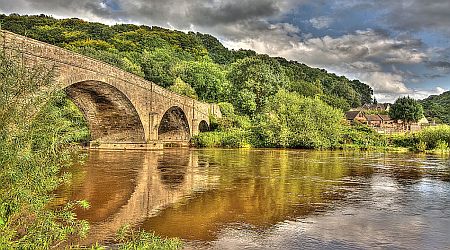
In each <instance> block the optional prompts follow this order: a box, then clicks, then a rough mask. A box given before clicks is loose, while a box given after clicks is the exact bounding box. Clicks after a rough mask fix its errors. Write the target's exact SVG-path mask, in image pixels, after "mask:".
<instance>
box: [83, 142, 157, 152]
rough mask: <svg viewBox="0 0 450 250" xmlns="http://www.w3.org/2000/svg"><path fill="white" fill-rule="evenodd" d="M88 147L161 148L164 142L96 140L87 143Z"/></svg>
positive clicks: (104, 148) (103, 148)
mask: <svg viewBox="0 0 450 250" xmlns="http://www.w3.org/2000/svg"><path fill="white" fill-rule="evenodd" d="M89 148H90V149H101V150H161V149H163V148H164V143H163V142H159V141H153V142H148V143H126V142H115V143H114V142H96V141H91V142H90V143H89Z"/></svg>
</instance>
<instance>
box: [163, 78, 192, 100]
mask: <svg viewBox="0 0 450 250" xmlns="http://www.w3.org/2000/svg"><path fill="white" fill-rule="evenodd" d="M169 90H170V91H173V92H175V93H177V94H180V95H184V96H188V97H191V98H194V99H197V98H198V97H197V94H196V93H195V90H194V89H193V88H192V87H191V86H190V85H189V84H187V83H186V82H184V81H183V80H181V78H179V77H177V79H175V82H174V83H173V85H172V86H170V87H169Z"/></svg>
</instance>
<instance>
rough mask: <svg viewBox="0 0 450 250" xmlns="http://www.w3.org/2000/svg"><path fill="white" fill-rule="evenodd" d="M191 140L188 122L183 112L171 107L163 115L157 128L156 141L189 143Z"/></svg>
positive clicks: (178, 108)
mask: <svg viewBox="0 0 450 250" xmlns="http://www.w3.org/2000/svg"><path fill="white" fill-rule="evenodd" d="M190 138H191V135H190V128H189V122H188V120H187V117H186V114H185V113H184V111H183V110H182V109H181V108H180V107H177V106H172V107H171V108H169V109H168V110H167V111H166V112H165V113H164V115H163V117H162V119H161V122H160V123H159V127H158V140H161V141H189V140H190Z"/></svg>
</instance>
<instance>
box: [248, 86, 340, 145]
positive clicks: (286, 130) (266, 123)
mask: <svg viewBox="0 0 450 250" xmlns="http://www.w3.org/2000/svg"><path fill="white" fill-rule="evenodd" d="M342 117H343V114H342V112H341V111H339V110H337V109H334V108H331V107H330V106H328V105H326V104H325V103H324V102H322V101H321V100H319V99H317V98H314V99H313V98H309V97H307V98H305V97H302V96H300V95H299V94H297V93H290V92H287V91H284V90H280V91H279V92H278V93H277V94H276V95H275V96H274V97H272V98H271V100H270V101H269V102H268V104H267V106H266V110H265V112H264V113H262V114H261V115H259V116H258V117H257V122H256V125H255V126H256V127H255V134H256V137H257V141H259V142H261V143H262V145H258V146H264V147H292V148H332V147H335V146H336V145H337V144H338V142H339V137H340V132H341V129H342Z"/></svg>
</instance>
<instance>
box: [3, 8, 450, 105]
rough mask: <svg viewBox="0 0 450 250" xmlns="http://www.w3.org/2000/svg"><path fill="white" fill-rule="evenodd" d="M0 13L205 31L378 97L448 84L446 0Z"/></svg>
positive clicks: (432, 90) (449, 17)
mask: <svg viewBox="0 0 450 250" xmlns="http://www.w3.org/2000/svg"><path fill="white" fill-rule="evenodd" d="M0 12H1V13H5V14H9V13H19V14H28V15H31V14H41V13H42V14H46V15H52V16H54V17H56V18H66V17H78V18H82V19H85V20H88V21H95V22H102V23H106V24H116V23H134V24H145V25H149V26H162V27H166V28H170V29H177V30H183V31H196V32H202V33H208V34H212V35H214V36H216V37H217V38H218V39H219V40H220V41H221V42H222V43H223V44H224V45H225V46H226V47H228V48H230V49H240V48H244V49H252V50H255V51H256V52H258V53H264V54H269V55H271V56H281V57H285V58H287V59H289V60H296V61H299V62H302V63H305V64H307V65H309V66H312V67H319V68H324V69H326V70H328V71H329V72H333V73H336V74H338V75H345V76H347V77H348V78H350V79H358V80H360V81H362V82H364V83H367V84H369V85H370V86H371V87H372V88H373V89H374V93H375V97H376V98H377V100H378V101H379V102H393V101H394V100H395V99H396V98H398V97H399V96H405V95H409V96H412V97H414V98H417V99H423V98H426V97H427V96H429V95H432V94H440V93H442V92H444V91H447V90H449V89H450V1H449V0H429V1H424V0H396V1H391V0H376V1H370V0H336V1H326V0H13V1H12V0H0Z"/></svg>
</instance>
